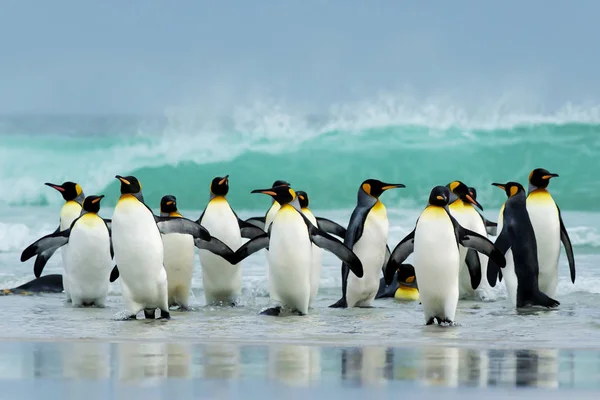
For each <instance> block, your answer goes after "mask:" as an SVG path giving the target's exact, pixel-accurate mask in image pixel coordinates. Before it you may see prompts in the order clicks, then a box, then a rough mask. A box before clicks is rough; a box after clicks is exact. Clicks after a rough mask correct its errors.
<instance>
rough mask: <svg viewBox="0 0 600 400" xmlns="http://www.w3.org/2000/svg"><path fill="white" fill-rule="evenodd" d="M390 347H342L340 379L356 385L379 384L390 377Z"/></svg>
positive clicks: (382, 383) (391, 362) (391, 361)
mask: <svg viewBox="0 0 600 400" xmlns="http://www.w3.org/2000/svg"><path fill="white" fill-rule="evenodd" d="M392 356H393V353H392V349H386V348H385V347H361V348H351V349H342V360H341V361H342V365H341V367H342V380H343V381H348V382H349V383H352V384H356V385H357V386H362V385H368V386H381V385H384V384H385V383H386V381H387V380H388V379H391V368H392V367H393V359H392Z"/></svg>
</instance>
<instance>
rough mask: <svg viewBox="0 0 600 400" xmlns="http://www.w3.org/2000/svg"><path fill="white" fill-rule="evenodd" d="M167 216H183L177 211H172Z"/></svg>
mask: <svg viewBox="0 0 600 400" xmlns="http://www.w3.org/2000/svg"><path fill="white" fill-rule="evenodd" d="M169 217H177V218H183V215H181V214H179V213H178V212H177V211H174V212H172V213H169Z"/></svg>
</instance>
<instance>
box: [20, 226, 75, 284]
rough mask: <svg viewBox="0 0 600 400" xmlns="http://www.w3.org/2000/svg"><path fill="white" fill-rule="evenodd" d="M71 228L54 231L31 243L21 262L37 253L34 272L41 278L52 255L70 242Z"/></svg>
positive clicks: (22, 255) (24, 251) (22, 254)
mask: <svg viewBox="0 0 600 400" xmlns="http://www.w3.org/2000/svg"><path fill="white" fill-rule="evenodd" d="M70 233H71V229H70V228H69V229H65V230H64V231H58V232H56V231H55V232H53V233H51V234H49V235H46V236H44V237H42V238H40V239H38V240H36V241H35V242H33V243H32V244H30V245H29V246H28V247H27V248H26V249H25V250H23V253H21V262H24V261H27V260H29V259H30V258H31V257H33V256H34V255H37V258H36V259H35V264H34V267H33V273H34V275H35V277H36V278H39V277H40V275H41V274H42V271H43V269H44V266H45V265H46V263H47V262H48V260H49V259H50V257H52V254H54V252H55V251H56V250H57V249H58V248H59V247H62V246H64V245H65V244H67V243H68V242H69V234H70Z"/></svg>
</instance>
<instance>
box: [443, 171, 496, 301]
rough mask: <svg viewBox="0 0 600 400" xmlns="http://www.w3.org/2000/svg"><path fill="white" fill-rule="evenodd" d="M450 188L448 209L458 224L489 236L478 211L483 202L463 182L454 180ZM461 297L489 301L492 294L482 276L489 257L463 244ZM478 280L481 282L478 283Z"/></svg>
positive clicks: (461, 247) (461, 254) (461, 253)
mask: <svg viewBox="0 0 600 400" xmlns="http://www.w3.org/2000/svg"><path fill="white" fill-rule="evenodd" d="M446 186H447V187H448V189H450V199H449V202H448V203H449V204H448V210H450V214H452V216H453V217H454V218H456V220H457V221H458V223H459V224H460V225H461V226H462V227H464V228H467V229H469V230H471V231H473V232H476V233H479V234H480V235H482V236H487V231H486V229H485V223H484V222H483V219H482V218H481V214H479V212H477V210H475V207H478V208H479V209H480V210H483V207H482V206H481V204H479V203H478V202H477V200H475V199H474V198H473V197H472V196H471V193H470V192H469V188H468V186H467V185H465V184H464V183H463V182H461V181H454V182H451V183H449V184H448V185H446ZM459 257H460V278H459V279H460V286H459V297H460V298H473V297H478V298H479V299H481V300H487V299H488V298H489V296H490V294H491V293H490V292H491V288H490V287H489V285H488V283H487V280H486V279H481V276H482V275H484V276H485V275H486V273H487V262H488V260H487V257H486V256H484V255H482V254H480V253H478V252H477V251H476V250H474V249H466V248H465V247H464V246H460V256H459ZM475 281H477V282H479V283H478V284H475Z"/></svg>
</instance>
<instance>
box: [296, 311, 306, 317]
mask: <svg viewBox="0 0 600 400" xmlns="http://www.w3.org/2000/svg"><path fill="white" fill-rule="evenodd" d="M294 313H295V314H296V315H299V316H301V317H303V316H305V315H306V314H304V313H303V312H302V311H298V310H295V311H294Z"/></svg>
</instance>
